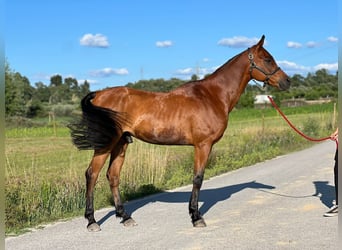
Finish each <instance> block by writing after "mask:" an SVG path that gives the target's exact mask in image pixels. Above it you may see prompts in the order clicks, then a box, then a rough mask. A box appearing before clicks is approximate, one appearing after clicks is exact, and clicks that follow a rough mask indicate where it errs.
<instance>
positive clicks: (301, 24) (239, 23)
mask: <svg viewBox="0 0 342 250" xmlns="http://www.w3.org/2000/svg"><path fill="white" fill-rule="evenodd" d="M337 7H338V2H337V0H330V1H318V0H317V1H316V0H313V1H298V0H287V1H276V2H275V1H267V0H264V1H262V0H259V1H254V0H253V1H252V0H245V1H227V0H211V1H200V0H196V1H194V0H188V1H187V0H173V1H152V0H150V1H148V0H146V1H138V0H136V1H133V0H127V1H116V0H107V1H104V0H97V1H90V0H73V1H70V0H68V1H66V0H59V1H46V0H45V1H39V0H32V1H19V0H8V1H6V2H5V8H6V10H5V56H6V58H7V61H8V62H9V64H10V67H11V69H12V70H14V71H17V72H20V73H21V74H22V75H24V76H26V77H28V79H29V80H30V82H31V84H32V85H34V83H36V82H39V81H41V82H43V83H45V84H46V85H48V84H49V83H50V77H51V76H52V75H55V74H60V75H62V76H63V78H65V77H75V78H76V79H77V80H79V82H81V83H83V81H84V80H88V81H89V82H90V86H91V89H92V90H97V89H101V88H104V87H107V86H118V85H125V84H127V83H128V82H136V81H138V80H140V79H151V78H153V79H156V78H164V79H170V78H172V77H177V78H181V79H189V78H190V77H191V75H192V74H199V75H200V76H202V75H204V74H208V73H211V72H213V71H214V70H215V69H216V68H217V67H219V66H220V65H222V64H223V63H225V62H226V61H227V60H228V59H230V58H231V57H233V56H234V55H236V54H238V53H240V52H241V51H243V50H245V49H246V48H247V47H249V46H251V45H252V44H254V43H256V42H257V41H258V40H259V39H260V38H261V36H262V35H263V34H264V35H265V36H266V44H265V48H266V49H267V50H268V51H269V52H270V53H271V54H272V55H273V56H274V58H275V59H276V61H277V63H278V65H279V66H280V67H281V68H282V69H283V70H284V71H285V72H287V73H288V74H289V75H293V74H302V75H303V76H306V75H307V73H309V72H316V70H318V69H320V68H326V69H328V70H329V72H330V73H332V74H335V73H336V71H337V68H338V67H337V62H338V38H337V37H338V8H337Z"/></svg>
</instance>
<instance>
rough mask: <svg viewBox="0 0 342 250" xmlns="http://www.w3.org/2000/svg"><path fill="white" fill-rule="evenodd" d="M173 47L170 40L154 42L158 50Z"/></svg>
mask: <svg viewBox="0 0 342 250" xmlns="http://www.w3.org/2000/svg"><path fill="white" fill-rule="evenodd" d="M172 45H173V42H172V41H170V40H166V41H157V42H156V46H157V47H159V48H167V47H171V46H172Z"/></svg>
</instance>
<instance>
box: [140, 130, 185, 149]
mask: <svg viewBox="0 0 342 250" xmlns="http://www.w3.org/2000/svg"><path fill="white" fill-rule="evenodd" d="M185 132H186V131H182V129H181V128H176V127H165V128H156V127H154V128H153V127H151V128H150V129H142V128H139V129H138V130H137V131H136V132H135V134H134V136H135V137H136V138H138V139H140V140H143V141H145V142H149V143H153V144H160V145H189V144H191V141H190V140H189V137H188V136H187V134H186V133H185Z"/></svg>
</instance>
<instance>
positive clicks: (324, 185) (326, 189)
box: [313, 181, 335, 207]
mask: <svg viewBox="0 0 342 250" xmlns="http://www.w3.org/2000/svg"><path fill="white" fill-rule="evenodd" d="M328 183H329V182H328V181H314V182H313V184H314V185H315V188H316V192H315V194H313V196H317V197H319V199H320V200H321V202H322V203H323V204H324V205H325V206H327V207H331V205H332V203H333V200H334V197H335V189H334V187H333V186H331V185H328Z"/></svg>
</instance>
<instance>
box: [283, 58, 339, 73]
mask: <svg viewBox="0 0 342 250" xmlns="http://www.w3.org/2000/svg"><path fill="white" fill-rule="evenodd" d="M277 64H278V65H279V67H281V69H282V70H284V72H285V73H287V74H289V75H293V74H301V75H306V74H307V73H309V72H312V73H314V72H316V71H317V70H320V69H326V70H328V71H330V72H337V70H338V63H331V64H329V63H321V64H318V65H316V66H311V67H308V66H303V65H298V64H297V63H295V62H289V61H277Z"/></svg>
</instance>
